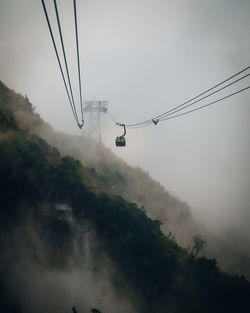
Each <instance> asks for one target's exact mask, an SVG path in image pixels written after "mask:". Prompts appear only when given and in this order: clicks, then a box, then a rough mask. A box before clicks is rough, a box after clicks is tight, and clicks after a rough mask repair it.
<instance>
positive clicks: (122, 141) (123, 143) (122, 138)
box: [115, 124, 126, 147]
mask: <svg viewBox="0 0 250 313" xmlns="http://www.w3.org/2000/svg"><path fill="white" fill-rule="evenodd" d="M118 125H119V126H122V127H123V128H124V134H123V135H122V136H118V137H116V140H115V145H116V146H117V147H125V146H126V140H125V135H126V126H125V124H118Z"/></svg>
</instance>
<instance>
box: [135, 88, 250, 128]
mask: <svg viewBox="0 0 250 313" xmlns="http://www.w3.org/2000/svg"><path fill="white" fill-rule="evenodd" d="M249 88H250V86H247V87H245V88H243V89H240V90H238V91H236V92H233V93H231V94H229V95H227V96H225V97H222V98H220V99H217V100H214V101H212V102H209V103H206V104H204V105H202V106H200V107H198V108H194V109H192V110H189V111H186V112H183V113H180V114H178V115H174V116H170V117H166V118H162V119H159V122H163V121H167V120H170V119H174V118H177V117H180V116H183V115H186V114H189V113H192V112H195V111H198V110H201V109H203V108H205V107H207V106H210V105H212V104H214V103H217V102H220V101H222V100H225V99H227V98H230V97H232V96H234V95H236V94H238V93H241V92H243V91H245V90H247V89H249ZM175 113H176V112H175ZM149 125H152V123H151V122H148V123H147V124H145V125H140V126H134V127H129V129H138V128H143V127H146V126H149Z"/></svg>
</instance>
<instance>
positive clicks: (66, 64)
mask: <svg viewBox="0 0 250 313" xmlns="http://www.w3.org/2000/svg"><path fill="white" fill-rule="evenodd" d="M54 7H55V11H56V19H57V25H58V30H59V35H60V40H61V46H62V50H63V58H64V64H65V68H66V73H67V78H68V84H69V89H70V94H71V100H72V104H73V107H74V111H75V114H76V119H77V124H78V127H79V128H81V127H82V125H81V124H80V123H79V119H78V116H77V111H76V106H75V100H74V96H73V91H72V86H71V80H70V75H69V69H68V62H67V57H66V52H65V48H64V41H63V35H62V29H61V23H60V18H59V12H58V8H57V3H56V0H54Z"/></svg>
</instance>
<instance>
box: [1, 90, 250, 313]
mask: <svg viewBox="0 0 250 313" xmlns="http://www.w3.org/2000/svg"><path fill="white" fill-rule="evenodd" d="M4 88H6V87H4V86H3V85H1V89H4ZM4 90H5V93H7V92H9V93H10V94H12V93H11V92H10V91H9V90H8V89H4ZM2 93H3V92H2ZM0 131H1V133H0V134H1V138H0V177H1V180H0V190H1V193H0V204H1V211H0V232H1V235H2V238H6V234H8V236H9V234H10V233H11V232H14V230H15V228H17V227H19V226H20V225H24V224H25V223H27V220H28V221H31V222H32V223H33V224H35V225H36V227H35V229H36V233H37V236H38V237H39V238H40V240H41V241H42V242H43V244H44V246H45V247H46V249H45V250H44V251H43V254H44V256H43V257H44V259H45V260H46V262H47V264H48V266H52V267H54V268H57V269H63V268H64V267H65V266H66V265H67V264H68V262H69V258H70V256H71V254H72V251H73V246H74V241H75V240H76V238H75V237H74V236H75V233H74V230H73V229H72V227H71V226H70V219H68V218H66V217H63V218H59V217H58V215H57V214H56V213H55V212H56V211H55V207H56V205H57V204H58V203H59V204H64V205H67V206H68V207H70V208H71V209H72V212H71V214H72V216H71V218H73V219H74V220H75V221H76V223H77V225H78V227H80V228H81V227H82V228H84V227H88V228H89V229H91V230H92V231H94V232H95V234H96V236H97V238H98V242H99V245H98V249H94V250H93V251H92V253H93V255H94V257H95V259H96V262H97V263H98V260H100V259H101V258H102V257H103V255H104V254H107V255H108V257H109V258H110V259H111V260H112V262H113V264H114V266H115V268H116V270H117V273H118V274H117V275H116V277H115V278H114V280H113V284H114V285H115V286H116V288H117V289H119V290H120V292H122V291H123V290H126V288H129V289H130V290H131V292H133V293H134V294H136V298H137V301H135V302H136V305H137V310H138V312H148V313H149V312H150V313H152V312H158V311H161V312H197V313H198V312H199V313H200V312H213V313H214V312H220V313H221V312H243V311H246V310H247V307H248V308H249V302H248V297H249V294H250V284H249V283H248V282H247V280H245V279H244V278H243V277H242V278H238V277H233V276H229V275H226V274H223V273H221V272H220V271H219V269H218V267H217V265H216V261H215V260H208V259H206V258H196V257H195V256H194V255H193V254H189V253H188V252H187V251H186V250H184V249H182V248H180V247H179V246H178V245H177V243H176V242H175V241H173V240H171V239H169V238H167V237H166V236H165V235H164V234H163V233H162V232H161V230H160V221H158V220H152V219H150V218H149V217H148V216H147V215H146V213H145V210H144V209H142V208H138V207H137V205H136V204H134V203H129V202H127V201H125V200H124V199H123V198H121V197H119V196H110V195H107V194H105V193H101V192H97V189H98V185H96V183H95V181H94V180H93V175H97V174H96V173H95V171H94V170H93V169H88V168H84V167H83V166H82V165H81V163H80V162H79V161H77V160H75V159H73V158H72V157H68V156H61V155H60V153H59V152H58V150H57V149H55V148H53V147H51V146H49V145H48V144H47V143H46V141H44V140H43V139H41V138H40V137H39V136H37V135H34V134H32V133H31V132H30V131H28V130H27V129H24V128H22V127H20V125H19V124H18V122H17V121H16V120H15V118H14V117H13V115H12V114H11V111H10V110H8V106H7V105H6V106H4V107H2V108H1V107H0ZM101 179H103V182H104V183H107V184H108V182H105V178H100V180H101ZM23 240H25V238H24V239H23ZM27 240H28V239H27ZM77 240H84V238H80V239H79V238H78V239H77ZM27 245H31V246H32V247H33V248H34V247H35V244H34V243H32V242H27ZM6 251H7V250H6V245H5V244H4V242H1V256H2V257H1V260H2V261H1V263H0V264H1V266H0V271H1V272H3V271H4V268H6V267H7V268H8V266H11V265H10V264H4V262H5V257H4V255H5V254H6ZM32 251H33V255H32V257H33V259H34V260H37V262H39V258H38V256H37V255H38V254H39V251H36V250H35V249H33V250H32ZM12 262H16V260H15V259H12ZM0 288H1V293H2V294H4V295H5V296H4V298H3V300H1V301H2V303H1V305H2V308H1V311H3V312H22V308H21V307H20V305H18V303H16V301H15V299H12V298H10V296H9V291H8V288H7V287H6V286H5V284H4V280H2V279H0ZM138 299H139V300H138Z"/></svg>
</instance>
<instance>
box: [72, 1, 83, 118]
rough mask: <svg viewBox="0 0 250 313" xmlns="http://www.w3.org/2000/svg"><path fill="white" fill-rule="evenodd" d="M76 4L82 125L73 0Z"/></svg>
mask: <svg viewBox="0 0 250 313" xmlns="http://www.w3.org/2000/svg"><path fill="white" fill-rule="evenodd" d="M73 3H74V17H75V33H76V51H77V65H78V81H79V92H80V105H81V117H82V123H84V120H83V108H82V103H83V102H82V86H81V70H80V57H79V43H78V28H77V12H76V0H73Z"/></svg>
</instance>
